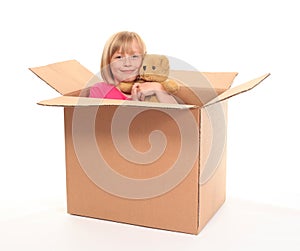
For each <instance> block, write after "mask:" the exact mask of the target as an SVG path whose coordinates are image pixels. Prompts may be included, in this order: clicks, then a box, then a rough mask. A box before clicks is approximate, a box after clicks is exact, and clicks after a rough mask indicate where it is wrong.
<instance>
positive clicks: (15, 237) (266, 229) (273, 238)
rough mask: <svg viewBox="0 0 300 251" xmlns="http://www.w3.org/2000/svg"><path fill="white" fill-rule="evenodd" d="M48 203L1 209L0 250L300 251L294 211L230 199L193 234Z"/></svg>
mask: <svg viewBox="0 0 300 251" xmlns="http://www.w3.org/2000/svg"><path fill="white" fill-rule="evenodd" d="M45 203H47V202H45ZM45 203H44V208H41V209H40V210H37V209H35V210H31V211H30V210H27V211H25V212H24V214H23V215H20V214H17V213H14V212H13V211H11V212H7V211H6V212H1V209H0V213H1V217H0V250H3V251H10V250H18V251H19V250H20V251H27V250H28V251H34V250H39V251H41V250H42V251H47V250H58V251H64V250H72V251H76V250H78V251H82V250H88V251H93V250H105V251H109V250H130V251H134V250H139V251H140V250H143V251H144V250H151V251H153V250H174V251H175V250H205V251H210V250H216V251H220V250H222V251H226V250H228V251H234V250H237V251H240V250H243V251H245V250H251V251H252V250H255V251H257V250H272V251H275V250H280V251H282V250H289V251H292V250H300V210H295V209H288V208H279V207H274V206H269V205H262V204H257V203H253V202H247V201H241V200H237V199H227V201H226V203H225V204H224V205H223V207H222V208H221V209H220V210H219V211H218V213H217V214H216V215H215V216H214V217H213V219H212V220H211V221H210V222H209V223H208V225H207V226H206V227H205V228H204V229H203V230H202V232H200V234H199V235H198V236H194V235H189V234H182V233H175V232H170V231H163V230H156V229H150V228H144V227H137V226H132V225H127V224H121V223H114V222H109V221H102V220H96V219H89V218H85V217H77V216H71V215H68V214H67V213H66V209H65V206H64V203H63V202H59V201H57V202H56V203H54V204H51V205H49V207H47V206H46V207H45ZM46 205H47V204H46Z"/></svg>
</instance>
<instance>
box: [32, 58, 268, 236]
mask: <svg viewBox="0 0 300 251" xmlns="http://www.w3.org/2000/svg"><path fill="white" fill-rule="evenodd" d="M30 70H31V71H32V72H33V73H35V74H36V75H37V76H38V77H40V78H41V79H42V80H44V81H45V82H46V83H48V84H49V85H50V86H52V87H53V88H54V89H56V90H57V91H58V92H59V93H60V94H61V96H59V97H57V98H54V99H50V100H46V101H41V102H39V104H40V105H48V106H62V107H64V115H65V119H64V120H65V150H66V172H67V175H66V177H67V207H68V212H69V213H70V214H74V215H81V216H87V217H93V218H99V219H106V220H111V221H117V222H123V223H129V224H135V225H140V226H147V227H153V228H159V229H165V230H171V231H179V232H184V233H191V234H197V233H199V232H200V231H201V229H202V228H203V227H204V226H205V225H206V223H207V222H208V221H209V219H210V218H211V217H212V216H213V215H214V214H215V213H216V212H217V210H218V209H219V208H220V207H221V205H222V204H223V203H224V201H225V197H226V128H227V99H228V98H230V97H232V96H234V95H237V94H239V93H242V92H245V91H248V90H250V89H252V88H253V87H255V86H256V85H258V84H259V83H260V82H261V81H263V80H264V79H265V78H266V77H267V76H268V75H269V74H266V75H263V76H261V77H259V78H256V79H254V80H251V81H249V82H247V83H245V84H243V85H239V86H236V87H234V88H230V87H231V84H232V82H233V80H234V78H235V76H236V75H237V73H235V72H219V73H218V72H216V73H208V72H206V73H205V72H202V73H200V72H195V71H175V70H173V71H171V72H170V77H171V78H174V79H176V80H178V81H179V82H180V83H181V87H180V90H179V92H178V94H177V98H178V100H181V101H182V102H183V103H184V104H162V103H148V102H134V101H123V100H122V101H121V100H109V99H94V98H88V93H89V87H90V86H91V85H92V84H94V83H96V82H97V81H100V80H99V79H98V78H97V77H96V76H95V75H94V74H93V73H92V72H90V71H89V70H87V69H86V68H85V67H83V66H82V65H81V64H80V63H78V62H77V61H76V60H70V61H65V62H59V63H55V64H50V65H46V66H42V67H35V68H30Z"/></svg>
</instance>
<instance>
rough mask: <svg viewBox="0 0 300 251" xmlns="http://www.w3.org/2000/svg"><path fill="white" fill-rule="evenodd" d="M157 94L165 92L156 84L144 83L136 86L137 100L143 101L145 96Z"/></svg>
mask: <svg viewBox="0 0 300 251" xmlns="http://www.w3.org/2000/svg"><path fill="white" fill-rule="evenodd" d="M159 92H166V91H165V90H164V89H163V87H162V85H161V84H160V83H158V82H144V83H139V84H138V89H137V97H138V100H140V101H144V100H145V98H146V97H147V96H152V95H157V93H159Z"/></svg>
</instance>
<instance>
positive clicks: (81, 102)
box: [38, 96, 195, 109]
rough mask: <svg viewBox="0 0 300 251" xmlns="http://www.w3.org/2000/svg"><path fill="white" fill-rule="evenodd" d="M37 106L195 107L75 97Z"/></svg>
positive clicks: (58, 99)
mask: <svg viewBox="0 0 300 251" xmlns="http://www.w3.org/2000/svg"><path fill="white" fill-rule="evenodd" d="M38 104H39V105H45V106H62V107H68V106H77V107H79V106H112V105H113V106H116V105H123V106H139V107H153V108H154V107H157V108H158V107H160V108H173V109H189V108H193V107H195V105H185V104H162V103H155V102H140V101H125V100H118V99H98V98H87V97H76V96H60V97H56V98H53V99H49V100H43V101H40V102H38Z"/></svg>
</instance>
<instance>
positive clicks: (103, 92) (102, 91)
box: [89, 82, 130, 100]
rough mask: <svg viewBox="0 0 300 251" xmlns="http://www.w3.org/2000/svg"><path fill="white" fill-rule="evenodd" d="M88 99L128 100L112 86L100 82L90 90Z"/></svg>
mask: <svg viewBox="0 0 300 251" xmlns="http://www.w3.org/2000/svg"><path fill="white" fill-rule="evenodd" d="M89 97H90V98H107V99H122V100H126V99H130V98H128V97H126V96H125V95H124V94H123V93H122V92H121V91H120V90H119V89H118V88H116V87H115V86H114V85H112V84H107V83H105V82H100V83H97V84H95V85H93V86H92V87H91V88H90V95H89Z"/></svg>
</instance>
